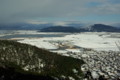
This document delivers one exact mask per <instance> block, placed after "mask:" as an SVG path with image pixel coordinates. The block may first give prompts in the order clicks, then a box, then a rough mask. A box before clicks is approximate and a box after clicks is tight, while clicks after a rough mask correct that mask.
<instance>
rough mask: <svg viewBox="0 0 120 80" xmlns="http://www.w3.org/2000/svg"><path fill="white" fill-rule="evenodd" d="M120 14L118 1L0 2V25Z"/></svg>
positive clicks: (29, 0)
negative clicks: (46, 19)
mask: <svg viewBox="0 0 120 80" xmlns="http://www.w3.org/2000/svg"><path fill="white" fill-rule="evenodd" d="M91 14H92V15H109V14H113V15H115V14H120V0H0V23H15V22H26V21H29V20H35V19H36V18H37V19H38V18H53V17H58V18H59V17H77V16H88V15H91Z"/></svg>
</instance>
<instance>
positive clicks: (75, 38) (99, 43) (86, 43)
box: [19, 32, 120, 52]
mask: <svg viewBox="0 0 120 80" xmlns="http://www.w3.org/2000/svg"><path fill="white" fill-rule="evenodd" d="M44 34H45V33H44ZM46 34H57V33H46ZM58 34H59V33H58ZM119 41H120V33H108V32H85V33H71V34H69V35H66V36H64V37H47V38H46V37H44V38H24V39H23V40H20V41H19V42H21V43H27V44H31V45H34V46H37V47H39V48H45V49H57V50H58V52H59V49H60V47H61V46H62V50H60V51H62V52H64V51H65V52H66V51H71V52H79V51H80V50H79V48H74V47H73V46H77V47H82V48H88V49H94V50H98V51H109V50H112V51H118V48H117V46H116V43H118V42H119ZM64 47H65V48H64ZM63 48H64V49H63Z"/></svg>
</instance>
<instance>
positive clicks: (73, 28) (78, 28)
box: [0, 23, 120, 32]
mask: <svg viewBox="0 0 120 80" xmlns="http://www.w3.org/2000/svg"><path fill="white" fill-rule="evenodd" d="M86 26H87V27H86ZM0 30H39V31H41V32H120V27H119V25H118V24H117V27H116V25H115V24H114V25H112V26H111V25H105V24H93V25H90V24H89V25H88V24H87V25H86V24H80V23H71V24H70V23H69V24H65V25H61V26H59V25H56V24H53V23H46V24H29V23H19V24H8V25H7V24H6V25H0Z"/></svg>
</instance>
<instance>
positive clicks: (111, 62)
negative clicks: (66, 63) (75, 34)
mask: <svg viewBox="0 0 120 80" xmlns="http://www.w3.org/2000/svg"><path fill="white" fill-rule="evenodd" d="M64 55H65V56H71V57H74V58H79V59H82V60H84V62H85V63H86V64H84V65H82V67H81V70H82V71H83V72H84V74H85V75H87V74H88V72H89V74H88V75H89V76H92V78H93V79H95V80H100V79H98V78H99V77H101V76H102V77H104V78H105V79H106V80H120V52H116V51H95V50H88V51H85V50H84V51H83V52H79V53H73V52H68V53H66V54H65V53H64ZM93 79H91V80H93ZM87 80H90V79H87Z"/></svg>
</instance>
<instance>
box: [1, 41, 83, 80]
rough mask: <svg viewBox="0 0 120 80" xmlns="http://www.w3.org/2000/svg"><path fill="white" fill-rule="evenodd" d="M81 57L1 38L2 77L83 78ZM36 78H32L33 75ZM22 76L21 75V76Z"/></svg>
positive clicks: (16, 79)
mask: <svg viewBox="0 0 120 80" xmlns="http://www.w3.org/2000/svg"><path fill="white" fill-rule="evenodd" d="M83 63H84V62H83V61H82V60H79V59H74V58H71V57H66V56H61V55H58V54H56V53H52V52H49V51H47V50H44V49H39V48H37V47H35V46H31V45H27V44H21V43H18V42H15V41H7V40H0V79H2V80H6V78H8V79H9V80H28V78H30V79H29V80H40V78H41V79H44V80H47V79H55V78H57V79H63V80H64V79H65V80H66V79H68V80H69V79H71V78H74V79H76V80H78V79H80V78H81V79H82V75H83V74H82V72H81V69H80V68H81V65H82V64H83ZM31 75H32V76H34V78H31V77H32V76H31ZM20 76H21V77H20Z"/></svg>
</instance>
